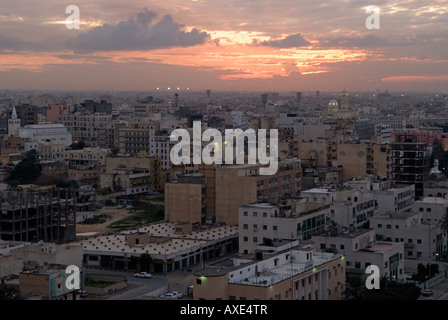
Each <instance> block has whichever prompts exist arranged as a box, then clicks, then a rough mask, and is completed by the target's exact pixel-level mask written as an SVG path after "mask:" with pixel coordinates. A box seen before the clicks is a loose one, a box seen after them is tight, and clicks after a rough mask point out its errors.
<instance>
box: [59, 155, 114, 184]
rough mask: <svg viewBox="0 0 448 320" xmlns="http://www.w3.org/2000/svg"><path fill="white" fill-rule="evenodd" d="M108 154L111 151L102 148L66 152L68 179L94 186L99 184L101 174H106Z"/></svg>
mask: <svg viewBox="0 0 448 320" xmlns="http://www.w3.org/2000/svg"><path fill="white" fill-rule="evenodd" d="M108 152H109V149H100V148H84V149H82V150H66V151H64V161H65V165H66V167H68V178H69V179H72V180H76V181H83V182H86V183H89V184H92V185H95V184H97V183H98V179H99V177H100V174H101V173H103V172H104V166H105V165H106V157H107V154H108Z"/></svg>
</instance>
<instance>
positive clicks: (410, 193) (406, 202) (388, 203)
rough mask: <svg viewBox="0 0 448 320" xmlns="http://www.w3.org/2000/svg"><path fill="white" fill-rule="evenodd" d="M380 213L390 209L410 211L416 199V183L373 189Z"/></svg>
mask: <svg viewBox="0 0 448 320" xmlns="http://www.w3.org/2000/svg"><path fill="white" fill-rule="evenodd" d="M372 193H373V194H374V195H375V197H376V200H377V203H378V214H381V213H387V212H389V211H409V210H410V209H411V208H412V206H413V203H414V200H415V185H413V184H412V185H396V186H394V187H393V188H389V189H386V190H373V191H372Z"/></svg>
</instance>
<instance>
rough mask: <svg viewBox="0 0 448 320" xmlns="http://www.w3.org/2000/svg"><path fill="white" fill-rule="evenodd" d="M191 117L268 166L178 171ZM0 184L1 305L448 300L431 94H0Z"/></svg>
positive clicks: (445, 131) (445, 118) (446, 109)
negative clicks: (180, 142)
mask: <svg viewBox="0 0 448 320" xmlns="http://www.w3.org/2000/svg"><path fill="white" fill-rule="evenodd" d="M195 121H200V123H201V126H202V127H201V130H202V132H204V131H205V130H207V129H209V128H213V129H217V130H219V132H221V133H222V134H223V136H224V133H225V131H226V130H228V129H241V130H242V131H243V132H248V130H249V129H253V130H260V129H266V130H267V132H269V130H271V129H275V130H277V132H278V141H277V142H276V145H275V146H276V147H277V148H278V169H277V171H276V173H275V174H273V175H263V174H260V169H261V168H263V167H265V166H266V165H265V164H250V163H247V162H246V163H244V164H237V163H236V162H235V163H234V164H224V163H223V164H205V163H201V164H197V163H190V164H180V165H179V164H177V165H175V164H173V161H172V159H171V157H172V154H171V150H172V148H173V146H174V145H175V144H176V143H177V141H176V140H175V139H173V137H172V132H173V130H175V129H186V130H187V131H188V132H191V130H193V123H194V122H195ZM258 142H259V141H257V143H258ZM201 143H202V147H205V146H206V145H207V144H209V143H210V142H203V141H202V142H201ZM244 146H245V148H244V151H243V153H244V156H245V159H246V160H247V156H248V153H249V149H250V146H249V145H248V141H245V144H244ZM272 147H273V146H271V149H272ZM191 148H193V144H192V145H191ZM218 150H219V151H222V152H223V153H226V154H228V153H230V154H231V156H232V157H234V158H236V157H237V151H238V150H236V148H235V146H232V147H228V146H227V145H226V144H225V143H224V142H223V143H222V144H219V143H216V144H215V147H214V152H216V151H218ZM0 178H1V183H0V196H1V201H0V279H1V285H0V299H25V300H106V299H109V300H160V299H164V300H166V299H181V300H372V299H379V300H381V299H394V298H391V297H395V298H397V297H398V298H399V299H404V300H417V299H419V300H427V299H440V300H447V299H448V294H447V292H448V287H447V286H446V284H447V283H448V279H447V277H448V272H447V271H448V248H447V241H448V235H447V232H448V197H447V194H448V94H446V93H443V92H440V93H434V92H431V93H423V92H411V91H409V92H405V91H403V92H399V91H391V92H389V91H387V90H385V91H380V90H375V91H371V92H355V91H352V90H350V88H340V90H338V91H334V92H329V91H320V90H318V89H316V90H315V91H303V92H302V91H294V92H293V91H284V92H280V91H279V92H275V91H258V92H249V91H248V92H245V91H217V90H211V89H204V90H201V91H194V90H190V88H180V87H179V88H178V87H172V88H171V87H170V88H161V87H159V88H154V89H153V90H148V91H118V90H117V91H114V90H111V91H86V92H83V91H79V92H75V91H66V92H65V91H31V90H30V91H25V90H2V91H0ZM68 266H77V267H78V268H79V270H80V287H79V288H73V287H71V286H67V279H68V278H69V276H70V274H69V273H66V268H67V267H68ZM369 266H376V267H377V268H378V270H379V280H380V282H381V288H380V289H379V290H378V289H368V288H366V285H365V283H366V281H370V278H369V276H370V273H368V272H366V269H367V268H368V267H369ZM385 284H387V286H386V285H385Z"/></svg>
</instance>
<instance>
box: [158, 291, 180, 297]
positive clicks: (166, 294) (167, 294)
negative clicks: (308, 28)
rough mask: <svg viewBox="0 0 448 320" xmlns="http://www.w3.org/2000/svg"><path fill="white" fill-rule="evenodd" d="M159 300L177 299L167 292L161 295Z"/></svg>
mask: <svg viewBox="0 0 448 320" xmlns="http://www.w3.org/2000/svg"><path fill="white" fill-rule="evenodd" d="M160 298H167V299H177V296H176V295H175V294H174V293H172V292H167V293H165V294H162V295H161V296H160Z"/></svg>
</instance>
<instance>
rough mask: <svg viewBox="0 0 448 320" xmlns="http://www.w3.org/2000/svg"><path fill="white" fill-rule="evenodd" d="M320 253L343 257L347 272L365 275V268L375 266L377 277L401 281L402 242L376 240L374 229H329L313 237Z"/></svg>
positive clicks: (402, 273) (402, 267)
mask: <svg viewBox="0 0 448 320" xmlns="http://www.w3.org/2000/svg"><path fill="white" fill-rule="evenodd" d="M312 241H314V243H315V244H316V247H317V248H319V249H320V250H327V251H332V252H337V253H340V254H343V255H344V258H345V262H346V272H347V273H350V274H358V275H361V276H364V277H366V276H368V275H370V274H366V273H365V269H366V268H367V267H368V266H369V265H375V266H377V267H378V268H379V270H380V276H385V277H387V278H389V279H391V280H402V279H403V278H404V255H403V252H404V245H403V243H395V242H386V241H377V240H376V239H375V230H373V229H352V230H349V229H343V228H342V227H340V226H337V227H336V226H331V227H330V230H329V231H328V232H326V233H323V234H321V235H316V236H313V237H312Z"/></svg>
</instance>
